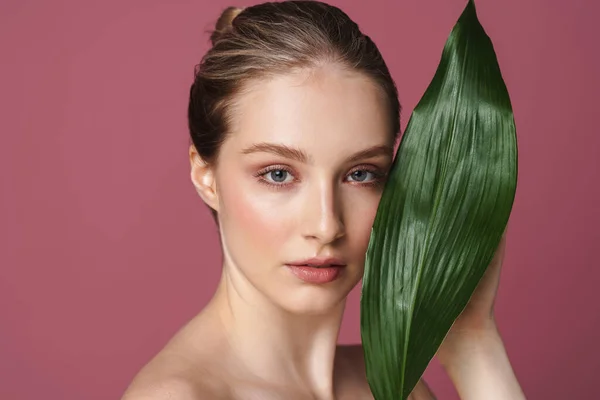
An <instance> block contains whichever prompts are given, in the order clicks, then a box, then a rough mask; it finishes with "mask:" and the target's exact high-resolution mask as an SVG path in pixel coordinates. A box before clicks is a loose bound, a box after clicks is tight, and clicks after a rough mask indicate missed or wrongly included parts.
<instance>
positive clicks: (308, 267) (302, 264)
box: [286, 257, 346, 284]
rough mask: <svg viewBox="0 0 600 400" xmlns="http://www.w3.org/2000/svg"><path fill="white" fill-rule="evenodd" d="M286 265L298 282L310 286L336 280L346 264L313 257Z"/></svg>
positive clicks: (332, 259)
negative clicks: (309, 284) (300, 281)
mask: <svg viewBox="0 0 600 400" xmlns="http://www.w3.org/2000/svg"><path fill="white" fill-rule="evenodd" d="M286 265H287V267H288V268H289V270H290V271H291V272H292V273H293V274H294V275H295V276H296V277H297V278H299V279H300V280H302V281H304V282H306V283H311V284H322V283H328V282H332V281H334V280H336V279H337V278H338V276H339V275H340V272H341V270H342V269H343V267H345V266H346V263H345V262H344V261H343V260H342V259H340V258H335V257H315V258H310V259H305V260H299V261H294V262H291V263H287V264H286Z"/></svg>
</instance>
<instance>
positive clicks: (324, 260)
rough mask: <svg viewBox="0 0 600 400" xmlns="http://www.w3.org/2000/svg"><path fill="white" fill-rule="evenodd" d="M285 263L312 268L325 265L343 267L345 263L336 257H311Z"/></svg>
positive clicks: (325, 266)
mask: <svg viewBox="0 0 600 400" xmlns="http://www.w3.org/2000/svg"><path fill="white" fill-rule="evenodd" d="M287 265H292V266H302V267H313V268H327V267H344V266H346V263H345V262H344V261H343V260H342V259H340V258H336V257H313V258H308V259H305V260H298V261H294V262H290V263H287Z"/></svg>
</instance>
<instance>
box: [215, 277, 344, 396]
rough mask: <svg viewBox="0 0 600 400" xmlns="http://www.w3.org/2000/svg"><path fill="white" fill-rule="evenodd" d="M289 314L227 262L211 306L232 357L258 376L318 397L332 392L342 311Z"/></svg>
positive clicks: (253, 375)
mask: <svg viewBox="0 0 600 400" xmlns="http://www.w3.org/2000/svg"><path fill="white" fill-rule="evenodd" d="M344 306H345V302H341V303H340V304H338V305H337V306H336V307H335V308H334V309H331V310H330V311H328V312H327V313H326V314H319V315H298V314H293V313H290V312H288V311H286V310H284V309H282V308H281V307H278V306H277V305H276V304H274V303H273V302H271V301H270V300H269V299H268V298H266V297H265V296H264V295H263V294H262V293H261V292H259V291H258V290H257V289H256V288H255V287H254V286H252V284H251V283H250V282H248V280H247V279H246V278H245V277H244V276H243V275H242V274H241V273H240V272H239V271H237V270H236V269H235V268H230V267H229V266H228V265H224V266H223V274H222V277H221V281H220V283H219V287H218V289H217V292H216V293H215V296H214V298H213V300H212V301H211V304H210V305H209V307H210V308H211V309H213V311H216V313H217V314H218V315H219V317H220V320H221V323H222V324H223V328H224V332H225V334H226V336H227V341H228V344H229V346H230V347H231V349H232V354H233V355H234V362H235V363H236V364H238V365H239V366H240V367H242V368H243V370H244V371H248V372H251V374H252V377H253V378H256V379H257V380H258V381H264V382H268V383H269V384H274V385H277V386H282V387H300V388H306V389H307V390H309V391H310V392H311V395H312V396H314V397H315V398H318V399H331V398H333V397H334V386H333V370H334V359H335V350H336V346H337V338H338V333H339V329H340V324H341V320H342V315H343V311H344Z"/></svg>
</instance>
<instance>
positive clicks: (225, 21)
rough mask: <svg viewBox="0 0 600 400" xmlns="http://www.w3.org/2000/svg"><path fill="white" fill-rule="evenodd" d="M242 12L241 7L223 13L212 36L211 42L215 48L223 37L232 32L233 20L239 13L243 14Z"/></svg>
mask: <svg viewBox="0 0 600 400" xmlns="http://www.w3.org/2000/svg"><path fill="white" fill-rule="evenodd" d="M242 10H243V8H239V7H227V8H226V9H225V10H224V11H223V13H222V14H221V16H220V17H219V19H218V20H217V24H216V25H215V30H214V31H213V33H212V34H211V35H210V41H211V42H212V44H213V46H214V45H215V43H216V42H217V41H218V40H219V38H220V37H221V35H223V34H224V33H227V32H229V31H231V28H232V23H233V20H234V19H235V17H237V16H238V14H239V13H241V12H242Z"/></svg>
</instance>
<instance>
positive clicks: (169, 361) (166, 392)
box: [121, 351, 225, 400]
mask: <svg viewBox="0 0 600 400" xmlns="http://www.w3.org/2000/svg"><path fill="white" fill-rule="evenodd" d="M211 375H212V374H211V372H210V370H209V369H208V368H205V367H203V364H202V362H201V361H198V360H196V361H191V360H190V359H187V358H186V357H182V356H180V355H178V354H176V353H170V352H169V351H165V352H161V353H159V354H158V355H157V356H156V357H155V358H154V359H153V360H152V361H150V362H149V363H148V364H147V365H146V366H144V368H142V370H141V371H140V372H139V373H138V374H137V375H136V377H135V378H134V380H133V381H132V382H131V384H130V385H129V387H128V388H127V391H126V392H125V394H124V395H123V397H122V399H121V400H174V399H177V400H197V399H206V398H210V399H224V398H225V397H224V394H223V393H222V390H220V389H221V388H220V385H219V384H218V381H217V380H215V379H214V377H212V376H211Z"/></svg>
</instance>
